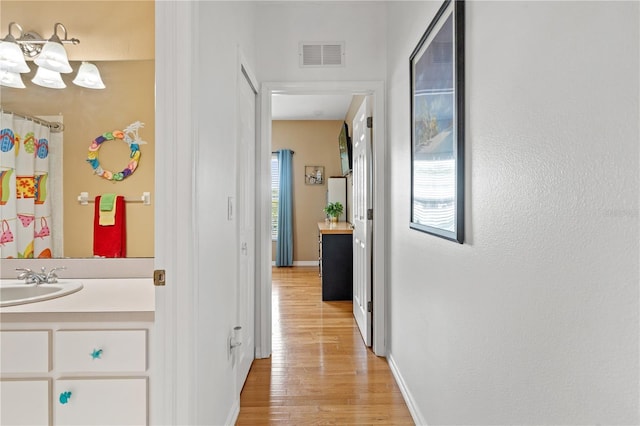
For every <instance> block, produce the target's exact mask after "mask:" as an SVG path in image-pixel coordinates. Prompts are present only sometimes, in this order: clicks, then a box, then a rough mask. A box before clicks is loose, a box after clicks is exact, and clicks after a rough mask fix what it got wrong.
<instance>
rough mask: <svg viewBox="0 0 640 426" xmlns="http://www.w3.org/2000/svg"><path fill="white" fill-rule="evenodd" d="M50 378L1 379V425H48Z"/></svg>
mask: <svg viewBox="0 0 640 426" xmlns="http://www.w3.org/2000/svg"><path fill="white" fill-rule="evenodd" d="M49 418H50V413H49V380H48V379H32V380H5V379H2V380H0V425H11V426H22V425H24V426H33V425H48V424H50V422H49Z"/></svg>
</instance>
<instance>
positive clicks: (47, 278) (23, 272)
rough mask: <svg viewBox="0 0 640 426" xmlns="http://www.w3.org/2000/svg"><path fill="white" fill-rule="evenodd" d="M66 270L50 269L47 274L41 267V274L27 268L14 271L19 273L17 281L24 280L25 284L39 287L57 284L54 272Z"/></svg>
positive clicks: (56, 276) (60, 267)
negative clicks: (40, 285) (44, 284)
mask: <svg viewBox="0 0 640 426" xmlns="http://www.w3.org/2000/svg"><path fill="white" fill-rule="evenodd" d="M64 269H67V268H66V267H64V266H59V267H56V268H51V270H50V271H49V272H47V269H46V268H45V267H44V266H43V267H42V269H41V272H34V271H32V270H31V269H29V268H16V271H19V272H20V274H18V279H19V280H24V282H25V283H26V284H35V285H39V284H42V283H46V284H52V283H57V282H58V275H56V271H60V270H64Z"/></svg>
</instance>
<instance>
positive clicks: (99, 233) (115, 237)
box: [93, 195, 127, 257]
mask: <svg viewBox="0 0 640 426" xmlns="http://www.w3.org/2000/svg"><path fill="white" fill-rule="evenodd" d="M100 199H101V196H97V197H96V200H95V201H96V202H95V209H94V217H93V255H94V256H99V257H127V231H126V211H125V202H124V197H122V196H119V195H118V196H116V199H115V203H114V210H115V222H114V224H113V225H111V226H103V225H100Z"/></svg>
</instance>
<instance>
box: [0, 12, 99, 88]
mask: <svg viewBox="0 0 640 426" xmlns="http://www.w3.org/2000/svg"><path fill="white" fill-rule="evenodd" d="M14 28H17V30H18V31H19V32H20V35H19V36H18V38H15V37H14V36H13V34H12V30H13V29H14ZM59 30H60V31H61V33H62V34H63V37H64V38H62V39H61V38H60V37H59V36H58V31H59ZM79 43H80V40H78V39H77V38H69V37H68V35H67V28H66V27H65V26H64V25H63V24H61V23H60V22H56V24H55V25H54V26H53V35H52V36H51V37H50V38H49V39H44V38H42V37H41V36H40V35H39V34H38V33H35V32H33V31H29V32H26V33H25V32H24V31H23V29H22V26H21V25H20V24H18V23H16V22H11V23H9V33H8V34H7V36H6V37H5V38H4V39H2V40H0V85H1V86H7V87H14V88H20V89H22V88H24V87H25V86H24V83H23V82H22V77H21V76H20V74H22V73H27V72H29V71H30V69H29V66H28V65H27V63H26V61H25V59H24V57H25V56H26V57H28V58H34V60H33V62H34V63H35V64H36V65H38V70H37V72H36V75H35V77H34V78H33V79H32V80H31V81H32V82H33V83H34V84H37V85H39V86H43V87H49V88H52V89H63V88H65V87H66V85H65V84H64V82H63V81H62V77H61V76H60V73H70V72H72V71H73V69H72V68H71V65H70V64H69V59H68V57H67V51H66V50H65V48H64V44H73V45H76V44H79ZM73 83H74V84H76V85H77V86H81V87H86V88H89V89H104V88H105V85H104V83H103V82H102V78H101V77H100V71H98V68H97V67H96V66H95V65H94V64H91V63H88V62H82V64H81V65H80V68H79V70H78V74H77V75H76V78H75V79H74V80H73Z"/></svg>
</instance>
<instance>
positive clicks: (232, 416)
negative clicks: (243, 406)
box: [224, 395, 240, 425]
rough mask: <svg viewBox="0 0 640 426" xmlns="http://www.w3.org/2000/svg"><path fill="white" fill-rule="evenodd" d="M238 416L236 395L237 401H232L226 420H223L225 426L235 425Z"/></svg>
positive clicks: (238, 409) (238, 401)
mask: <svg viewBox="0 0 640 426" xmlns="http://www.w3.org/2000/svg"><path fill="white" fill-rule="evenodd" d="M239 415H240V395H238V399H236V400H235V401H233V405H232V406H231V409H230V410H229V414H228V415H227V420H225V422H224V424H225V425H235V424H236V421H238V416H239Z"/></svg>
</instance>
